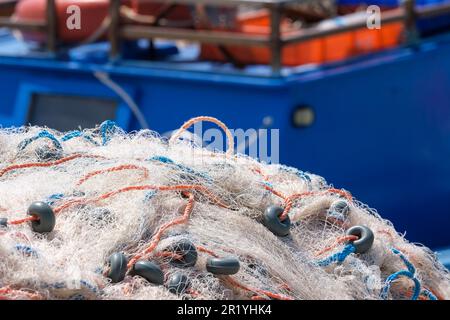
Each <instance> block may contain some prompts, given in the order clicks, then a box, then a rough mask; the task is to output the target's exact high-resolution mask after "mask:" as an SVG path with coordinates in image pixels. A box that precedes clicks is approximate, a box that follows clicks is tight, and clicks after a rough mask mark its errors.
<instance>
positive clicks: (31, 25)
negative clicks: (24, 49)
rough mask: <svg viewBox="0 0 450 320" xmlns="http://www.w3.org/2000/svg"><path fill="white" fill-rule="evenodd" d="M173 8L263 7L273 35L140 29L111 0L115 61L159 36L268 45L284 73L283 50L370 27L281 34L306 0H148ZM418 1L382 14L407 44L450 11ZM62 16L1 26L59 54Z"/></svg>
mask: <svg viewBox="0 0 450 320" xmlns="http://www.w3.org/2000/svg"><path fill="white" fill-rule="evenodd" d="M144 1H150V2H157V3H165V4H168V5H198V4H202V5H208V6H217V7H227V6H232V7H236V6H240V5H245V6H247V7H250V6H257V7H258V8H261V7H264V8H266V9H267V10H268V11H269V12H270V33H269V34H268V35H250V34H243V33H238V32H226V31H219V30H193V29H187V28H180V27H169V26H158V25H157V24H155V23H153V24H151V25H142V24H140V25H136V24H133V23H128V22H127V21H125V19H122V17H121V0H110V5H109V17H110V25H109V31H108V40H109V42H110V59H111V60H117V59H119V58H120V44H121V42H122V41H123V40H136V39H149V40H153V39H156V38H163V39H174V40H187V41H196V42H199V43H211V44H217V45H239V46H262V47H266V48H269V49H270V52H271V60H270V66H271V69H272V72H273V73H274V74H278V73H279V72H280V69H281V67H282V50H283V47H285V46H287V45H290V44H295V43H301V42H304V41H308V40H312V39H316V38H320V37H324V36H329V35H335V34H340V33H344V32H347V31H352V30H357V29H360V28H365V27H367V18H366V17H364V16H362V17H361V18H360V19H355V20H352V21H351V22H349V23H347V24H345V25H331V26H329V27H326V28H317V27H310V28H305V29H300V30H298V31H295V32H289V33H288V34H282V32H281V20H282V12H283V8H284V7H285V6H287V5H289V4H293V3H301V2H305V1H302V0H144ZM415 2H416V1H415V0H404V1H403V3H402V6H401V7H399V8H396V9H392V10H388V11H383V12H381V17H380V23H381V24H383V23H390V22H403V23H404V25H405V30H406V37H405V39H406V41H407V42H409V43H411V42H416V41H417V40H418V32H417V30H416V20H417V19H419V18H430V17H436V16H440V15H444V14H447V13H450V3H443V4H436V5H430V6H427V7H422V8H418V7H416V5H415ZM56 19H57V14H56V6H55V0H47V12H46V21H41V22H17V21H14V20H13V19H12V18H8V17H0V27H8V28H12V29H20V30H37V31H43V32H46V34H47V38H46V39H47V42H46V43H47V50H48V51H50V52H52V53H55V52H56V51H57V24H56Z"/></svg>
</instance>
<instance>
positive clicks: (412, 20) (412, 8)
mask: <svg viewBox="0 0 450 320" xmlns="http://www.w3.org/2000/svg"><path fill="white" fill-rule="evenodd" d="M402 5H403V9H404V11H405V20H404V23H405V32H406V39H405V40H406V43H407V44H408V45H415V44H417V43H418V41H419V32H418V31H417V24H416V23H417V13H416V0H403V3H402Z"/></svg>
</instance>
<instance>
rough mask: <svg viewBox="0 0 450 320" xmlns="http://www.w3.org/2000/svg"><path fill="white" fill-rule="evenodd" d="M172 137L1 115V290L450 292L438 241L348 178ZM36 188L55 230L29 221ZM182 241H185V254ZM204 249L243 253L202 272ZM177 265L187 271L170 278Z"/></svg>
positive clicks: (128, 294)
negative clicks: (351, 186) (350, 187)
mask: <svg viewBox="0 0 450 320" xmlns="http://www.w3.org/2000/svg"><path fill="white" fill-rule="evenodd" d="M197 120H198V121H200V120H211V118H205V117H203V118H198V119H197ZM193 122H195V120H194V121H191V122H189V123H187V125H185V126H183V127H182V129H183V130H184V129H187V128H188V127H189V125H191V124H192V123H193ZM225 130H226V128H225ZM177 137H178V135H175V138H174V139H171V140H170V141H167V140H166V139H162V138H161V137H160V136H158V135H157V134H156V133H155V132H152V131H148V130H143V131H138V132H133V133H125V132H124V131H122V130H121V129H120V128H117V127H116V126H114V124H113V123H111V122H107V123H103V124H102V125H101V126H99V127H98V128H94V129H90V130H83V131H74V132H70V133H62V132H57V131H54V130H51V129H48V128H40V127H22V128H13V129H1V130H0V150H1V152H0V217H1V218H6V219H7V223H3V226H0V257H1V258H0V297H1V298H6V299H183V298H187V299H446V298H448V297H449V296H450V285H449V284H450V282H449V275H448V272H447V271H446V270H445V268H444V267H443V266H442V265H441V264H440V263H439V262H438V261H437V259H436V257H435V255H434V254H433V253H432V252H431V251H430V250H429V249H427V248H425V247H422V246H419V245H415V244H412V243H409V242H408V241H407V240H405V239H404V237H403V236H402V235H401V234H398V233H397V232H396V231H395V229H394V227H393V226H392V224H391V223H390V222H388V221H386V220H384V219H382V218H381V217H380V216H379V215H378V214H377V212H376V211H375V210H373V209H371V208H369V207H367V206H365V205H364V204H362V203H360V202H358V201H357V200H356V199H354V198H352V196H351V194H350V193H348V192H347V191H345V190H337V189H334V188H333V187H332V186H331V185H329V184H327V182H326V181H325V180H324V179H323V178H322V177H320V176H317V175H314V174H311V173H307V172H302V171H300V170H297V169H294V168H291V167H286V166H283V165H275V164H272V165H268V164H264V163H260V162H258V161H257V160H255V159H252V158H250V157H246V156H243V155H234V154H233V152H228V153H220V152H211V151H209V150H206V149H203V148H201V147H199V146H196V145H194V144H192V143H190V142H187V141H182V140H179V139H177ZM228 151H230V150H228ZM35 201H42V202H45V203H47V204H48V205H49V206H50V207H51V208H52V210H53V212H54V214H55V216H56V225H55V227H54V229H53V230H52V231H51V232H47V233H38V232H35V231H34V229H33V227H32V223H40V222H41V221H38V220H37V218H36V216H30V215H27V210H28V207H29V206H30V204H31V203H33V202H35ZM271 206H277V207H279V208H281V210H282V211H283V213H282V214H281V215H279V217H278V221H276V222H277V223H284V224H286V223H289V222H290V225H289V233H288V234H287V235H286V236H277V235H276V234H275V233H274V232H273V230H272V229H271V227H270V225H269V224H268V223H267V220H266V219H265V218H266V215H267V210H266V209H267V208H268V207H271ZM0 221H1V220H0ZM4 221H5V220H4ZM352 226H364V227H367V228H369V229H370V230H371V231H372V232H373V234H374V241H373V245H372V246H371V247H370V249H369V250H368V251H366V252H363V253H358V252H355V245H354V244H355V243H356V242H357V241H358V240H361V239H360V238H362V237H363V235H359V236H354V235H353V236H352V235H350V236H349V235H348V234H346V231H347V230H348V229H349V228H350V227H352ZM183 243H184V244H186V243H188V244H191V245H192V246H193V247H194V249H192V248H191V251H190V252H191V253H192V252H194V253H195V255H194V256H195V258H196V259H194V261H193V262H192V261H191V262H192V263H190V264H188V263H187V260H188V254H187V253H189V252H187V251H186V250H185V249H186V248H184V249H183V247H182V246H180V244H183ZM177 246H178V247H177ZM183 250H185V251H183ZM188 251H189V250H188ZM116 253H120V254H122V255H123V256H124V257H126V262H127V264H128V265H127V273H126V275H125V276H124V278H123V279H121V280H120V281H118V282H113V281H112V280H111V279H110V278H111V277H110V276H109V275H110V273H111V272H112V271H113V270H112V269H113V268H114V266H113V265H112V264H111V263H110V262H108V261H110V260H109V259H110V257H111V255H113V254H116ZM212 258H216V259H217V260H216V261H219V263H220V262H223V261H230V259H232V261H234V263H235V262H236V261H238V262H239V271H238V272H237V273H236V272H235V271H236V270H235V271H233V272H230V273H233V274H226V272H211V270H210V269H207V266H208V264H209V263H211V259H212ZM227 259H228V260H227ZM142 261H144V262H146V261H148V262H151V263H152V264H153V266H156V268H157V269H159V270H160V271H162V273H163V275H164V281H163V282H164V283H155V281H153V282H152V281H149V279H148V277H145V274H142V273H139V272H136V270H135V263H136V262H142ZM225 267H226V268H228V269H227V270H228V271H229V270H230V269H229V266H225ZM143 275H144V276H143ZM177 276H178V278H179V277H180V276H183V277H185V278H184V279H185V281H184V282H183V283H182V284H183V285H179V286H178V287H177V289H176V290H173V286H172V287H171V284H173V281H174V279H176V278H177ZM156 282H157V281H156ZM178 284H180V283H178ZM171 288H172V289H171ZM169 289H171V290H169Z"/></svg>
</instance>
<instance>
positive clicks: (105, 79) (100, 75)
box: [94, 71, 149, 129]
mask: <svg viewBox="0 0 450 320" xmlns="http://www.w3.org/2000/svg"><path fill="white" fill-rule="evenodd" d="M94 76H95V77H96V78H97V79H98V80H99V81H100V82H101V83H103V84H104V85H105V86H107V87H108V88H110V89H111V90H112V91H114V92H115V93H116V94H117V95H118V96H119V97H120V98H122V100H123V101H124V102H125V103H126V104H127V106H128V107H129V108H130V109H131V111H132V112H133V114H134V116H135V117H136V119H137V120H138V122H139V124H140V126H141V127H142V129H149V125H148V122H147V120H146V119H145V116H144V114H143V113H142V112H141V110H140V109H139V107H138V105H137V104H136V102H134V100H133V98H131V97H130V95H129V94H128V93H127V92H126V91H125V90H124V89H123V88H122V87H121V86H120V85H119V84H118V83H116V82H114V81H113V80H112V79H111V78H110V77H109V75H108V74H107V73H106V72H101V71H96V72H94Z"/></svg>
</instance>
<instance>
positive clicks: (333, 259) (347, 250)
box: [316, 243, 356, 267]
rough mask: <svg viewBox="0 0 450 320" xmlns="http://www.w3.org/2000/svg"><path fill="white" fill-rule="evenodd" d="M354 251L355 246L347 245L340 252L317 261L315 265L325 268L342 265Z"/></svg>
mask: <svg viewBox="0 0 450 320" xmlns="http://www.w3.org/2000/svg"><path fill="white" fill-rule="evenodd" d="M355 251H356V248H355V246H354V245H353V244H352V243H349V244H347V245H346V246H345V247H344V248H343V249H342V251H340V252H337V253H334V254H332V255H331V256H329V257H327V258H325V259H323V260H320V261H317V262H316V264H317V265H319V266H320V267H326V266H329V265H330V264H332V263H342V262H344V260H345V259H346V258H347V257H348V256H349V255H351V254H352V253H355Z"/></svg>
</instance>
